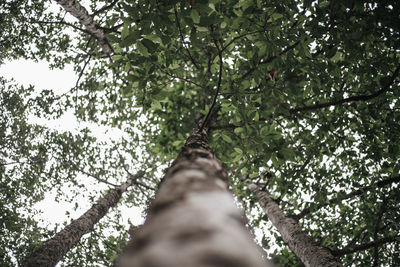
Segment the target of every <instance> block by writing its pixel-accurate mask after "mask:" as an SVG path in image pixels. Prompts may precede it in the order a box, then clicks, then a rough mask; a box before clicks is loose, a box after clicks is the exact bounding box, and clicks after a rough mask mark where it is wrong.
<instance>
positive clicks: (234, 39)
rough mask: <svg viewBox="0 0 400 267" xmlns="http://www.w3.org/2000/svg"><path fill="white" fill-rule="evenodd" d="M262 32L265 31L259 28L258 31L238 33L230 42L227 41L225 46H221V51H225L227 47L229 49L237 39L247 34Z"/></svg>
mask: <svg viewBox="0 0 400 267" xmlns="http://www.w3.org/2000/svg"><path fill="white" fill-rule="evenodd" d="M260 32H264V30H258V31H253V32H246V33H243V34H241V35H238V36H236V37H234V38H233V39H232V40H230V41H229V43H227V44H226V45H225V46H223V47H222V48H221V52H224V51H225V49H227V48H228V47H229V46H230V45H231V44H233V43H234V42H235V41H237V40H238V39H241V38H243V37H246V36H247V35H251V34H255V33H260Z"/></svg>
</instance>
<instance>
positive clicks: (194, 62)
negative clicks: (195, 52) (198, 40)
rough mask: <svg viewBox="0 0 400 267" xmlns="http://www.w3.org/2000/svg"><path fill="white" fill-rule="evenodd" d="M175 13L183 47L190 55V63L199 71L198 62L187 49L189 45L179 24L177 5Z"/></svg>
mask: <svg viewBox="0 0 400 267" xmlns="http://www.w3.org/2000/svg"><path fill="white" fill-rule="evenodd" d="M174 13H175V19H176V25H177V27H178V31H179V35H180V37H181V39H182V44H183V47H184V48H185V50H186V52H187V53H188V55H189V58H190V61H192V63H193V65H194V66H195V67H196V69H199V66H198V65H197V64H196V61H195V60H194V58H193V57H192V54H191V53H190V51H189V48H188V47H187V45H186V43H185V38H184V37H183V33H182V29H181V24H180V23H179V18H178V11H177V10H176V5H174Z"/></svg>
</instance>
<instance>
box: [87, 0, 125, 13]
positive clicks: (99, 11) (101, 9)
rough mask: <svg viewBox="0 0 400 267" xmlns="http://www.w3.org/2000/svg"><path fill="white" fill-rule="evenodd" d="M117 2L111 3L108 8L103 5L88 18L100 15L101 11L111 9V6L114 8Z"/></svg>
mask: <svg viewBox="0 0 400 267" xmlns="http://www.w3.org/2000/svg"><path fill="white" fill-rule="evenodd" d="M118 1H119V0H114V2H112V3H111V4H109V5H108V6H106V5H104V6H103V7H102V8H100V9H99V10H97V11H95V12H93V13H92V14H91V15H90V16H92V17H94V16H97V15H98V14H100V13H101V12H103V11H106V10H107V9H110V8H112V7H113V6H115V5H116V4H117V3H118Z"/></svg>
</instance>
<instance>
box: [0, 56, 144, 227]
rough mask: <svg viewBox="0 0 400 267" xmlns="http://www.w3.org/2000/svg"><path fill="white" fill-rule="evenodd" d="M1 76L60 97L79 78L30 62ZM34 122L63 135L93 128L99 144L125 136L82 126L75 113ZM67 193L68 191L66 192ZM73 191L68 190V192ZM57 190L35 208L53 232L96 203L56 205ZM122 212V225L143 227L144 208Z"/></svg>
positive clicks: (6, 68) (95, 186)
mask: <svg viewBox="0 0 400 267" xmlns="http://www.w3.org/2000/svg"><path fill="white" fill-rule="evenodd" d="M0 76H2V77H4V78H6V79H11V78H13V79H14V80H15V82H16V83H17V84H20V85H24V86H28V85H34V86H35V89H36V90H38V91H39V92H40V90H43V89H51V90H53V91H54V93H56V94H63V93H65V92H67V91H69V90H70V89H71V88H72V87H74V86H75V83H76V80H77V75H76V74H75V73H74V72H73V68H72V66H68V65H67V66H66V67H65V69H63V70H59V69H53V70H51V69H50V68H49V65H48V63H46V62H38V63H36V62H33V61H28V60H15V61H12V62H6V63H5V64H3V65H0ZM30 120H31V122H33V123H38V124H41V125H45V126H47V127H49V128H52V129H57V130H59V131H71V132H77V130H78V129H79V128H82V127H87V126H89V127H90V128H91V129H92V130H93V134H94V135H95V136H96V137H97V138H98V139H99V141H107V140H108V141H110V140H115V139H118V138H119V137H121V136H122V132H121V131H120V130H116V129H111V128H109V127H104V126H98V125H96V124H93V123H92V124H89V123H82V122H79V121H77V120H76V118H75V117H74V115H73V112H67V113H66V114H65V115H64V116H62V117H61V118H60V119H57V120H47V119H43V118H37V117H31V118H30ZM78 179H79V180H81V181H84V183H85V185H86V187H87V189H88V191H89V192H90V191H95V192H104V190H105V189H106V188H107V187H106V186H105V185H103V184H99V183H97V182H96V181H93V179H90V178H88V177H85V176H79V177H78ZM63 191H64V190H63ZM68 191H69V189H68V188H67V187H65V192H68ZM56 194H57V192H56V190H53V191H50V192H48V193H47V194H46V196H45V199H44V200H43V201H41V202H39V203H37V204H36V205H35V206H34V207H35V208H36V209H38V210H41V211H42V213H40V214H39V215H38V217H37V218H38V219H43V221H44V225H43V226H46V225H48V226H49V227H50V228H52V227H54V226H55V225H56V224H57V223H58V224H61V223H63V222H64V221H67V220H68V216H67V215H66V211H69V212H70V213H71V215H70V216H71V218H72V219H74V218H77V217H79V216H80V215H81V214H83V213H84V212H85V211H86V210H87V209H89V208H90V207H91V206H92V204H93V203H91V202H90V201H89V200H88V199H86V198H84V197H82V199H74V201H73V202H67V201H60V202H56V201H55V200H54V199H55V197H56ZM76 201H77V202H78V203H79V204H80V205H79V208H78V209H77V210H76V211H73V207H74V203H75V202H76ZM120 210H122V223H123V224H124V225H127V224H128V219H130V221H131V222H132V223H133V224H135V225H138V224H141V223H143V220H144V219H143V217H142V215H141V209H140V208H135V207H133V208H127V207H120Z"/></svg>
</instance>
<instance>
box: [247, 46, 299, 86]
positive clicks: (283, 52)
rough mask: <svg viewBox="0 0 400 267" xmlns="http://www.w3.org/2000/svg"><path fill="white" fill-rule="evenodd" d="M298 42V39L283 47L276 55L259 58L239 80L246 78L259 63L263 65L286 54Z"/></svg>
mask: <svg viewBox="0 0 400 267" xmlns="http://www.w3.org/2000/svg"><path fill="white" fill-rule="evenodd" d="M299 44H300V41H297V42H295V43H294V44H292V45H290V46H288V47H286V48H285V49H283V50H282V51H281V52H280V53H279V55H277V56H270V57H269V58H267V59H265V60H261V61H260V62H259V63H258V64H257V65H256V66H254V67H253V68H251V69H249V70H248V71H247V72H246V73H245V74H243V75H242V77H241V78H240V80H241V81H242V80H244V79H246V78H247V76H249V75H251V74H252V73H253V72H254V71H255V70H256V69H257V67H258V66H259V65H263V64H268V63H271V62H272V61H274V60H275V59H276V58H278V57H280V56H282V55H284V54H286V53H287V52H289V51H290V50H292V49H294V48H295V47H296V46H298V45H299Z"/></svg>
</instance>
